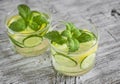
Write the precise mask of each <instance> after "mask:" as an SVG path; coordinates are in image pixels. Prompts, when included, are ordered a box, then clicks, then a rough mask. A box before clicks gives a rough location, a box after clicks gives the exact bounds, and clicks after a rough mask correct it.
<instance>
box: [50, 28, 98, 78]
mask: <svg viewBox="0 0 120 84" xmlns="http://www.w3.org/2000/svg"><path fill="white" fill-rule="evenodd" d="M83 31H84V30H83ZM85 32H86V30H85ZM87 32H89V33H90V34H93V33H92V32H90V31H88V30H87ZM93 36H94V38H95V39H94V40H90V41H87V42H82V43H80V45H79V49H78V50H77V51H75V52H69V48H68V47H67V45H66V44H62V45H59V44H56V43H52V44H51V53H52V61H53V66H54V68H55V69H56V70H57V71H59V72H60V73H63V74H65V75H68V76H76V75H82V74H84V73H86V72H88V71H89V70H91V69H92V67H93V66H94V62H95V56H96V50H97V46H98V44H97V38H96V37H95V35H93Z"/></svg>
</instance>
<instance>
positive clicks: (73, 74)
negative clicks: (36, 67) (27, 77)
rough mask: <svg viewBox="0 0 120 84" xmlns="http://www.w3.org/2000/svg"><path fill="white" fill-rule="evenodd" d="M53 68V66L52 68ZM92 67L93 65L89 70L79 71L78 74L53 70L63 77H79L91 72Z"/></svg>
mask: <svg viewBox="0 0 120 84" xmlns="http://www.w3.org/2000/svg"><path fill="white" fill-rule="evenodd" d="M53 67H54V66H53ZM93 67H94V64H93V65H92V66H90V67H89V68H87V69H83V70H81V71H78V72H69V71H68V72H66V71H60V70H57V69H56V68H55V67H54V69H55V70H56V71H57V72H58V73H60V74H63V75H66V76H81V75H84V74H86V73H88V72H89V71H91V70H92V69H93Z"/></svg>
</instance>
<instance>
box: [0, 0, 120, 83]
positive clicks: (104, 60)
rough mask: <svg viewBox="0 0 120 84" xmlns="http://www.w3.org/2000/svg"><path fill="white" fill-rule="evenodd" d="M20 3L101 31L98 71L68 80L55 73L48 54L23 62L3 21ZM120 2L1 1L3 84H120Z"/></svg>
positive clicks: (0, 75) (0, 78)
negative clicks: (83, 20)
mask: <svg viewBox="0 0 120 84" xmlns="http://www.w3.org/2000/svg"><path fill="white" fill-rule="evenodd" d="M20 3H26V4H28V5H29V6H31V7H37V8H42V9H47V10H49V11H50V12H51V14H52V17H53V23H54V22H55V21H57V20H60V19H62V20H72V21H74V22H79V17H80V16H81V17H82V18H84V19H86V20H88V21H90V22H91V23H93V24H95V25H96V27H97V28H98V31H99V35H100V40H99V49H98V52H97V57H96V64H95V67H94V68H93V69H92V70H91V71H90V72H89V73H87V74H85V75H83V76H78V77H67V76H63V75H59V74H58V73H56V72H55V71H54V69H53V67H52V65H51V60H50V54H49V51H47V52H46V53H45V54H43V55H42V56H38V57H30V58H24V57H22V56H21V55H19V54H17V53H15V52H13V51H12V49H11V48H10V46H11V45H10V43H9V40H8V37H7V34H6V32H5V31H6V28H5V25H4V20H5V17H6V14H7V13H8V12H10V11H11V10H13V9H14V8H16V6H17V5H18V4H20ZM112 9H115V10H116V11H117V12H120V0H0V84H120V16H118V15H119V14H118V15H117V14H115V16H111V11H112Z"/></svg>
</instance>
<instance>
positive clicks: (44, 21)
mask: <svg viewBox="0 0 120 84" xmlns="http://www.w3.org/2000/svg"><path fill="white" fill-rule="evenodd" d="M40 20H41V21H40V22H41V24H42V23H46V24H48V21H47V19H46V18H45V17H44V16H41V18H40Z"/></svg>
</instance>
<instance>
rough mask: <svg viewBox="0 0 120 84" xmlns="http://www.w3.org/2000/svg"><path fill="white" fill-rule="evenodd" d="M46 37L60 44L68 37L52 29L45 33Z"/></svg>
mask: <svg viewBox="0 0 120 84" xmlns="http://www.w3.org/2000/svg"><path fill="white" fill-rule="evenodd" d="M45 37H46V38H48V39H50V40H51V42H56V43H58V44H64V43H65V42H66V39H64V38H63V37H62V36H61V35H60V34H59V32H58V31H51V32H48V33H47V34H46V35H45Z"/></svg>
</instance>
